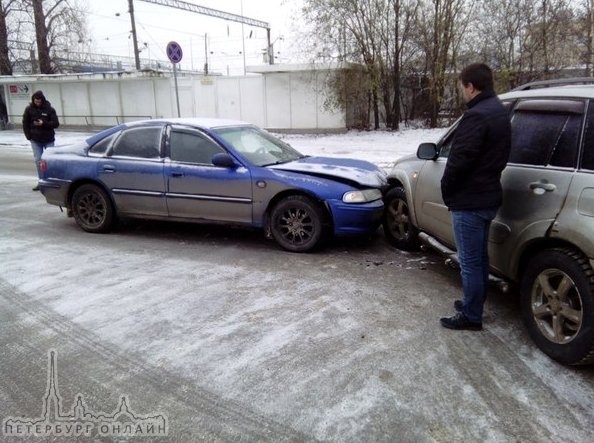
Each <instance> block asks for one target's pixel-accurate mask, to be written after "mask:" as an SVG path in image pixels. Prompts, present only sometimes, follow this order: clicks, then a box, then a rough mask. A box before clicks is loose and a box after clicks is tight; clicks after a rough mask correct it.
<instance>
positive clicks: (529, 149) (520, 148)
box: [509, 100, 584, 167]
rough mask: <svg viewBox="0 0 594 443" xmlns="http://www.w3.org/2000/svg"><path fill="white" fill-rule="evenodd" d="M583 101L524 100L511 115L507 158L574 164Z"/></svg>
mask: <svg viewBox="0 0 594 443" xmlns="http://www.w3.org/2000/svg"><path fill="white" fill-rule="evenodd" d="M583 109H584V103H583V102H580V101H569V100H558V101H556V100H526V101H523V102H520V103H519V104H518V107H517V108H516V109H515V111H514V114H513V117H512V147H511V153H510V158H509V162H510V163H519V164H524V165H538V166H546V165H551V166H558V167H575V163H576V157H577V152H578V144H579V139H580V128H581V123H582V118H583V115H582V113H583Z"/></svg>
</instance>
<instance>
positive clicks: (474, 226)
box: [440, 63, 511, 330]
mask: <svg viewBox="0 0 594 443" xmlns="http://www.w3.org/2000/svg"><path fill="white" fill-rule="evenodd" d="M460 86H461V89H462V95H463V97H464V101H465V102H466V105H467V107H468V110H467V111H466V113H465V114H464V116H463V117H462V119H461V120H460V123H459V125H458V128H457V129H456V133H455V135H454V139H453V142H452V148H451V151H450V154H449V156H448V161H447V163H446V167H445V171H444V173H443V177H442V179H441V193H442V196H443V201H444V202H445V204H446V205H447V207H448V208H449V210H450V211H451V213H452V224H453V228H454V238H455V241H456V249H457V252H458V258H459V261H460V270H461V271H460V274H461V276H462V288H463V291H464V298H463V299H462V300H456V302H455V303H454V307H455V309H456V311H458V312H457V313H456V315H454V316H453V317H444V318H442V319H441V320H440V322H441V324H442V326H444V327H446V328H450V329H469V330H481V329H482V326H483V324H482V318H483V305H484V303H485V299H486V297H487V283H488V275H489V255H488V245H489V227H490V225H491V221H492V220H493V219H494V218H495V215H496V214H497V210H498V209H499V207H500V206H501V203H502V195H503V192H502V189H501V172H502V171H503V169H504V168H505V165H506V164H507V160H508V158H509V152H510V147H511V124H510V120H509V113H508V111H507V110H506V109H505V108H504V107H503V105H502V103H501V101H500V100H499V99H498V98H497V96H496V95H495V92H494V88H493V74H492V72H491V69H490V68H489V67H488V66H487V65H485V64H482V63H476V64H472V65H469V66H467V67H466V68H464V70H463V71H462V72H461V74H460Z"/></svg>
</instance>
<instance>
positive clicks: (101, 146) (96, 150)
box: [89, 132, 120, 155]
mask: <svg viewBox="0 0 594 443" xmlns="http://www.w3.org/2000/svg"><path fill="white" fill-rule="evenodd" d="M118 135H120V133H119V132H116V133H115V134H111V135H110V136H108V137H105V138H104V139H103V140H100V141H98V142H97V143H95V144H94V145H93V146H91V148H90V149H89V154H97V155H100V154H105V153H106V152H107V150H108V149H109V147H110V146H111V143H112V142H113V141H114V140H115V139H116V138H117V136H118Z"/></svg>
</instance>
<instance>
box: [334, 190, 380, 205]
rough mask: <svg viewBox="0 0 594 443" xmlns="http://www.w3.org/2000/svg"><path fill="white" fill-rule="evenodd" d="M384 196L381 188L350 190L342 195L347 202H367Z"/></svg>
mask: <svg viewBox="0 0 594 443" xmlns="http://www.w3.org/2000/svg"><path fill="white" fill-rule="evenodd" d="M380 198H382V192H381V191H380V190H379V189H364V190H363V191H349V192H345V194H344V195H343V196H342V201H343V202H345V203H367V202H372V201H375V200H379V199H380Z"/></svg>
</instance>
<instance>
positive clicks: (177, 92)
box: [172, 63, 181, 118]
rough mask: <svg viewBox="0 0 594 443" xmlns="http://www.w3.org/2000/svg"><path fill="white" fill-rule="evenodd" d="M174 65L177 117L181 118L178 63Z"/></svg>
mask: <svg viewBox="0 0 594 443" xmlns="http://www.w3.org/2000/svg"><path fill="white" fill-rule="evenodd" d="M172 65H173V81H174V82H175V101H176V103H177V117H178V118H179V117H181V113H180V112H179V91H178V88H177V68H176V65H177V63H172Z"/></svg>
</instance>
